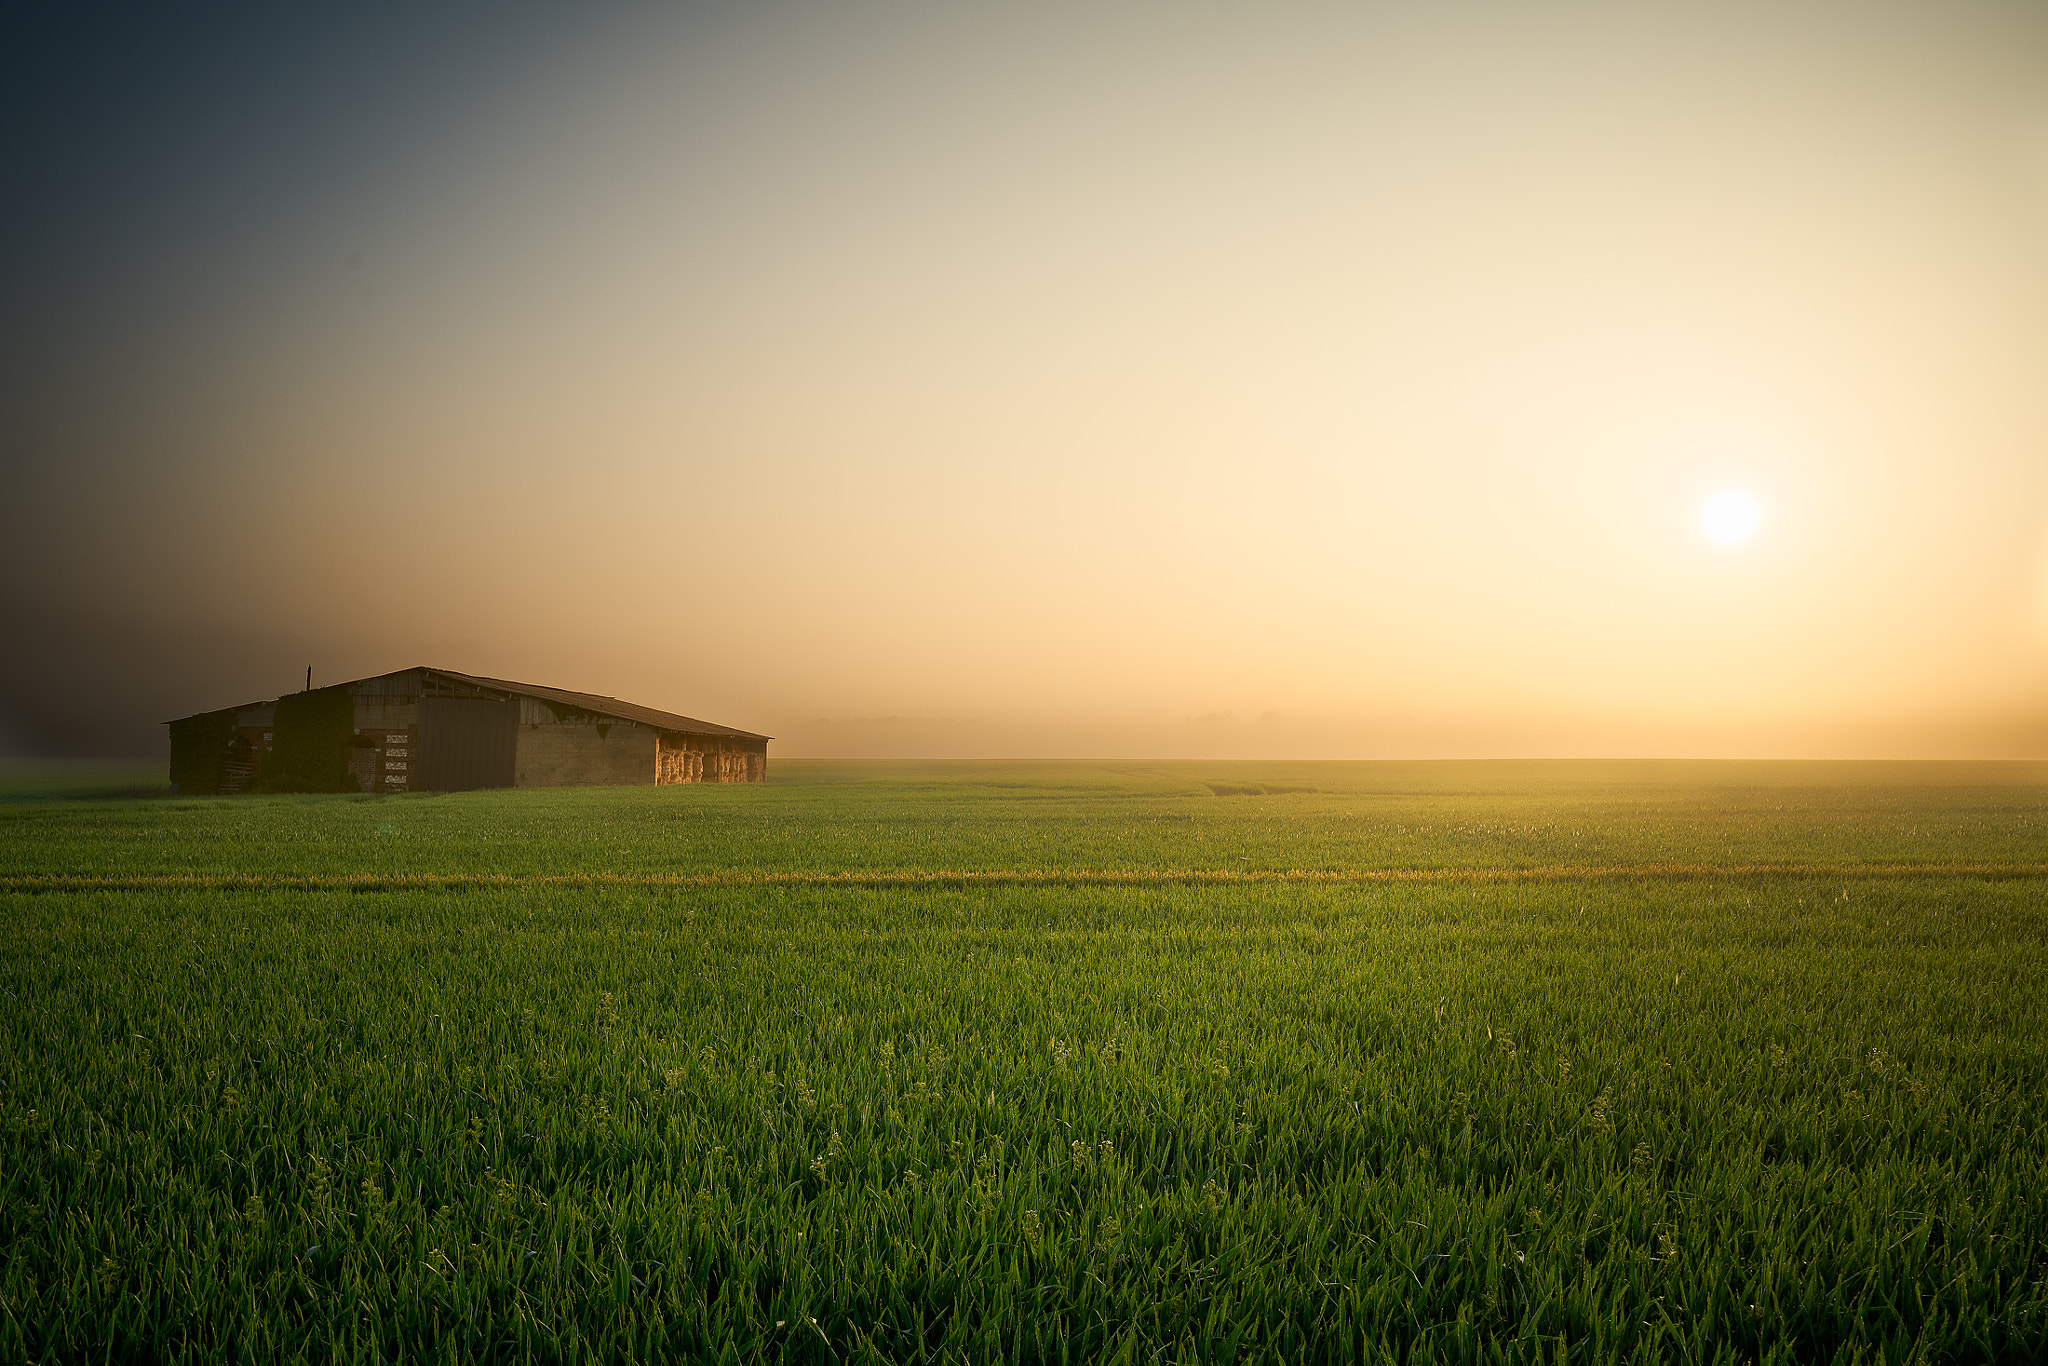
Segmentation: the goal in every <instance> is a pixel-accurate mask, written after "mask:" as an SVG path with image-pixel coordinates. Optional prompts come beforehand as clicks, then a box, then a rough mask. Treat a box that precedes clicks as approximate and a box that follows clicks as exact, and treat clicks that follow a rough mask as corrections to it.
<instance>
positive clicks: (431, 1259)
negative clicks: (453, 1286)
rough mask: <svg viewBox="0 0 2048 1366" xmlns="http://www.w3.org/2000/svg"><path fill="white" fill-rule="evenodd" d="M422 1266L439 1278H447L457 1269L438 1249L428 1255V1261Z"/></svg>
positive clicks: (446, 1255)
mask: <svg viewBox="0 0 2048 1366" xmlns="http://www.w3.org/2000/svg"><path fill="white" fill-rule="evenodd" d="M421 1265H423V1266H425V1267H426V1269H427V1270H429V1271H431V1272H433V1273H434V1274H435V1275H437V1276H446V1275H447V1274H448V1273H449V1272H451V1271H453V1270H454V1269H455V1263H454V1262H453V1261H451V1260H450V1259H449V1257H448V1254H447V1253H445V1252H443V1251H442V1250H441V1249H440V1248H438V1247H437V1248H435V1249H434V1250H433V1251H431V1252H429V1253H428V1254H427V1260H426V1261H425V1262H423V1263H421Z"/></svg>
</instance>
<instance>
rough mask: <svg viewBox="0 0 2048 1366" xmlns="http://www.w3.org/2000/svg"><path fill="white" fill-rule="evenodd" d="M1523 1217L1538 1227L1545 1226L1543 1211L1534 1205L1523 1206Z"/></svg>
mask: <svg viewBox="0 0 2048 1366" xmlns="http://www.w3.org/2000/svg"><path fill="white" fill-rule="evenodd" d="M1522 1217H1523V1218H1524V1219H1526V1220H1528V1221H1529V1222H1530V1223H1532V1224H1534V1225H1535V1226H1536V1227H1538V1228H1542V1227H1543V1211H1542V1210H1540V1209H1537V1208H1536V1207H1535V1206H1534V1205H1524V1206H1522Z"/></svg>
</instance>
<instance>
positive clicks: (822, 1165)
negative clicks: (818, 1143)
mask: <svg viewBox="0 0 2048 1366" xmlns="http://www.w3.org/2000/svg"><path fill="white" fill-rule="evenodd" d="M839 1152H840V1149H839V1131H838V1130H837V1129H834V1130H833V1131H832V1137H831V1138H829V1139H827V1140H826V1141H825V1151H824V1152H822V1153H819V1154H818V1155H817V1156H816V1157H814V1158H812V1159H811V1175H813V1176H815V1177H817V1178H818V1179H819V1180H820V1181H823V1180H824V1179H825V1174H826V1172H828V1171H830V1170H831V1167H832V1164H833V1163H834V1162H835V1161H837V1160H838V1158H839Z"/></svg>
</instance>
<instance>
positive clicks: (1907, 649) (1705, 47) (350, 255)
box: [0, 0, 2048, 757]
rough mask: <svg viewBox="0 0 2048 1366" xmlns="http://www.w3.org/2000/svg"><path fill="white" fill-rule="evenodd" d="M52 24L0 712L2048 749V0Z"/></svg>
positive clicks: (54, 746)
mask: <svg viewBox="0 0 2048 1366" xmlns="http://www.w3.org/2000/svg"><path fill="white" fill-rule="evenodd" d="M293 11H296V12H293ZM11 24H12V26H11V27H10V28H8V29H7V30H5V31H0V49H4V50H5V52H6V56H5V58H4V61H5V63H6V69H5V70H4V72H0V76H4V84H5V87H6V88H5V92H4V94H0V100H4V102H5V132H4V138H5V141H4V144H0V145H4V149H5V150H4V160H0V173H4V177H5V179H4V181H0V203H4V206H5V207H4V208H0V250H4V253H5V256H4V264H0V319H4V321H0V329H4V332H0V345H4V348H5V349H4V355H0V362H4V376H0V385H4V391H0V399H4V408H0V424H4V426H0V439H4V445H0V460H4V462H5V464H4V471H0V472H4V476H5V489H6V496H5V498H4V500H0V578H4V587H0V613H4V618H0V620H4V626H5V629H6V639H7V640H8V647H7V648H8V653H9V655H10V656H12V662H11V663H10V664H9V667H8V668H7V669H6V670H5V671H4V672H5V675H6V676H5V678H4V679H0V746H4V747H11V748H13V749H15V750H17V751H25V750H42V751H45V752H52V751H66V750H69V751H75V752H86V751H98V752H108V751H114V752H127V753H138V752H139V753H147V752H150V750H151V748H152V746H156V745H159V744H160V743H161V740H160V736H161V731H160V728H157V727H156V726H155V723H156V722H157V721H160V720H161V719H162V718H164V717H168V716H174V715H180V714H183V713H186V712H190V711H194V710H199V709H202V708H206V707H212V706H219V705H224V704H228V703H233V702H240V701H244V700H248V699H249V698H252V697H259V696H270V695H274V694H275V693H277V692H278V691H281V690H285V689H288V688H290V687H293V686H295V684H296V682H297V680H299V679H300V678H301V677H302V674H303V670H304V668H305V666H306V664H307V663H308V662H311V663H312V664H313V666H314V669H315V680H316V682H317V681H321V680H326V681H336V680H339V679H343V678H350V677H356V676H360V675H364V674H369V673H375V672H381V671H383V670H387V669H392V668H399V667H404V666H408V665H412V664H417V663H430V664H439V665H444V666H446V667H450V668H456V669H462V670H466V671H470V672H476V673H486V674H495V675H500V676H508V677H514V678H526V679H531V680H533V681H537V682H545V683H552V684H556V685H558V686H564V687H571V688H581V689H588V690H592V691H597V692H607V693H615V694H618V695H620V696H626V697H631V698H634V699H636V700H639V701H643V702H646V703H649V704H652V705H657V706H665V707H672V708H674V709H677V710H680V711H684V712H688V713H691V714H693V715H699V716H705V717H709V718H712V719H715V720H719V721H722V722H726V723H729V724H733V725H739V726H744V727H747V728H750V729H756V730H763V731H767V732H769V733H771V734H775V735H777V736H778V737H781V742H780V743H779V744H778V746H777V748H776V751H775V752H777V753H782V754H796V753H827V752H846V753H853V752H873V753H881V752H903V753H910V752H916V753H959V754H1061V753H1066V754H1077V755H1080V754H1087V755H1167V754H1188V755H1197V754H1248V755H1252V754H1273V755H1282V754H1285V755H1297V754H1298V755H1323V754H1326V755H1329V756H1331V757H1353V756H1372V755H1380V754H1385V755H1404V756H1405V755H1417V754H1423V755H1427V754H1442V755H1468V754H1482V755H1491V754H1603V755H1606V754H1663V755H1718V754H1754V755H1776V754H1784V755H1808V754H1836V755H1866V754H1869V755H1878V754H1885V755H1919V754H1953V755H2010V756H2014V757H2020V756H2030V757H2031V756H2048V7H2043V6H2041V5H2039V4H2035V3H2017V4H2009V5H1996V4H1983V3H1967V2H1965V3H1941V4H1934V3H1929V4H1920V5H1887V4H1882V3H1871V2H1870V0H1858V3H1846V4H1789V3H1783V0H1776V2H1774V3H1768V4H1756V5H1745V4H1741V3H1727V2H1726V0H1717V3H1711V4H1706V3H1702V4H1653V3H1639V2H1636V0H1631V2H1629V3H1621V2H1620V0H1612V2H1609V3H1584V4H1569V3H1562V4H1542V5H1531V4H1524V3H1513V4H1510V3H1496V4H1460V3H1445V2H1443V0H1431V2H1430V3H1400V4H1396V3H1381V4H1338V3H1304V4H1287V3H1262V4H1258V5H1251V4H1241V5H1219V4H1172V5H1143V4H1105V3H1101V2H1100V0H1097V2H1096V3H1086V4H1075V5H1063V4H1056V3H1043V2H1039V3H1031V4H1014V5H1010V4H991V3H975V4H969V3H953V4H938V3H904V4H868V3H847V4H829V5H827V4H746V5H740V4H733V5H697V6H663V7H655V6H647V7H629V6H568V5H563V6H543V5H524V6H522V5H517V4H501V3H492V4H489V5H474V6H468V7H461V6H454V7H450V6H440V7H434V6H426V7H420V6H413V5H403V6H399V5H393V6H386V7H382V8H380V7H378V6H375V5H357V6H351V7H341V8H339V9H338V10H337V12H336V13H332V14H318V13H313V12H311V10H310V8H309V7H292V6H287V7H278V6H267V7H256V6H249V7H244V8H233V7H229V8H201V9H191V10H188V9H184V8H175V9H165V8H162V7H157V8H141V7H138V8H137V10H136V12H134V13H131V14H123V13H121V12H120V10H119V9H118V8H114V9H108V8H102V9H100V10H98V11H96V12H94V13H93V14H92V15H90V16H86V17H79V16H76V15H63V16H42V17H35V16H27V17H17V18H16V19H14V20H13V21H11ZM1726 490H1739V491H1742V492H1744V493H1746V494H1747V495H1748V496H1749V497H1750V498H1752V499H1753V500H1754V503H1755V506H1756V509H1757V512H1758V522H1757V527H1756V531H1755V534H1754V535H1753V536H1752V537H1750V538H1749V539H1748V540H1746V541H1743V542H1741V543H1740V544H1736V545H1732V546H1731V545H1723V544H1720V543H1717V542H1716V541H1714V540H1713V539H1711V538H1710V537H1709V536H1708V535H1706V534H1705V532H1704V531H1703V529H1702V527H1701V523H1700V517H1701V511H1702V508H1703V506H1704V505H1705V504H1706V503H1707V501H1708V500H1709V499H1710V498H1711V497H1712V496H1714V495H1715V494H1717V493H1720V492H1723V491H1726Z"/></svg>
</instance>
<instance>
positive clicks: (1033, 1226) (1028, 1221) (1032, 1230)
mask: <svg viewBox="0 0 2048 1366" xmlns="http://www.w3.org/2000/svg"><path fill="white" fill-rule="evenodd" d="M1018 1227H1020V1228H1021V1229H1022V1230H1023V1232H1024V1241H1025V1242H1027V1243H1032V1244H1034V1245H1035V1244H1036V1243H1037V1242H1038V1240H1039V1238H1040V1236H1041V1235H1043V1233H1044V1232H1045V1230H1044V1229H1043V1228H1042V1227H1041V1226H1040V1224H1039V1222H1038V1211H1037V1210H1035V1209H1027V1210H1025V1211H1024V1213H1023V1215H1022V1216H1021V1217H1020V1218H1019V1220H1018Z"/></svg>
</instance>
